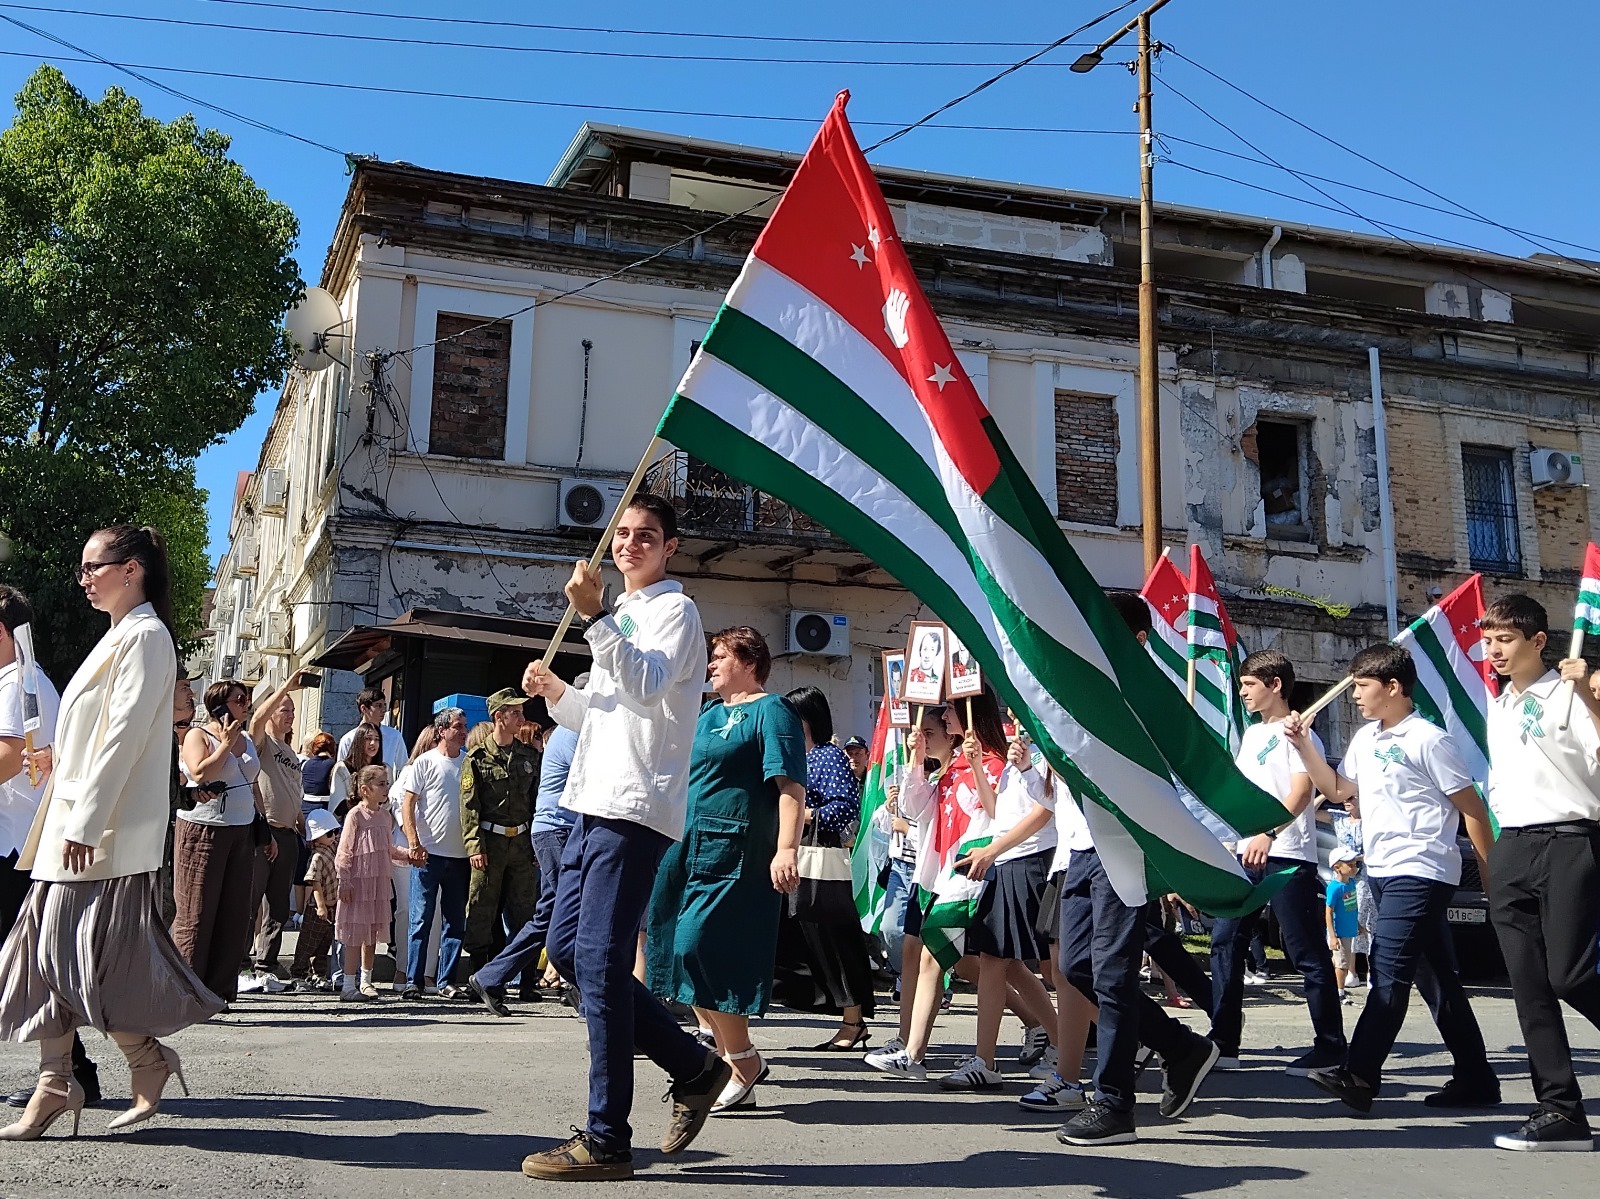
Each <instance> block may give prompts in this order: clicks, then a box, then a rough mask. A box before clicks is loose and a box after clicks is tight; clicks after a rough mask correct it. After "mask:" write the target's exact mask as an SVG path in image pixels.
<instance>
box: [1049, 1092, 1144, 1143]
mask: <svg viewBox="0 0 1600 1199" xmlns="http://www.w3.org/2000/svg"><path fill="white" fill-rule="evenodd" d="M1138 1139H1139V1134H1138V1133H1136V1132H1135V1131H1134V1130H1133V1113H1132V1112H1119V1111H1116V1110H1115V1109H1113V1108H1112V1107H1111V1106H1110V1105H1109V1104H1106V1103H1100V1102H1095V1103H1091V1104H1089V1105H1088V1106H1087V1107H1085V1108H1084V1109H1083V1110H1082V1111H1081V1112H1079V1113H1078V1114H1077V1115H1076V1116H1074V1117H1072V1119H1070V1120H1068V1121H1067V1122H1066V1123H1065V1124H1063V1125H1062V1126H1061V1127H1060V1128H1059V1129H1057V1130H1056V1140H1058V1141H1060V1142H1061V1143H1062V1144H1063V1145H1131V1144H1133V1142H1135V1141H1137V1140H1138Z"/></svg>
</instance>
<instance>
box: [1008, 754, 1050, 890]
mask: <svg viewBox="0 0 1600 1199" xmlns="http://www.w3.org/2000/svg"><path fill="white" fill-rule="evenodd" d="M1055 806H1056V801H1055V796H1054V795H1052V794H1051V793H1050V792H1049V790H1047V789H1046V787H1045V785H1044V772H1043V771H1042V770H1039V769H1038V768H1037V767H1036V768H1034V769H1032V770H1028V771H1021V770H1018V769H1017V768H1016V767H1015V766H1013V765H1011V764H1010V763H1009V762H1008V763H1006V768H1005V770H1004V771H1002V772H1001V774H1000V786H999V787H997V788H996V789H995V794H994V825H993V832H994V837H995V840H997V841H998V840H999V839H1000V838H1001V837H1003V836H1005V835H1006V834H1007V833H1009V832H1010V831H1011V830H1012V829H1014V828H1016V827H1017V825H1019V824H1021V823H1022V821H1023V820H1024V819H1026V818H1027V816H1028V815H1029V814H1030V813H1031V812H1032V811H1033V809H1034V808H1036V807H1040V808H1045V809H1046V810H1048V811H1049V812H1050V814H1051V820H1050V822H1049V823H1048V824H1046V825H1045V826H1044V827H1043V828H1042V829H1040V830H1039V831H1038V832H1036V833H1034V834H1033V836H1031V837H1029V838H1028V839H1027V840H1025V841H1020V842H1018V843H1017V844H1016V845H1013V846H1012V847H1011V848H1010V849H1008V850H1006V851H1005V853H1003V854H1001V855H1000V856H999V857H998V858H996V859H995V865H997V866H998V865H999V864H1000V863H1001V862H1010V861H1013V860H1014V859H1016V858H1025V857H1027V856H1028V855H1029V854H1035V853H1044V852H1045V851H1046V850H1049V849H1054V848H1055V847H1056V825H1055V819H1054V816H1055Z"/></svg>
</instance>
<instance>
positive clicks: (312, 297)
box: [284, 287, 345, 371]
mask: <svg viewBox="0 0 1600 1199" xmlns="http://www.w3.org/2000/svg"><path fill="white" fill-rule="evenodd" d="M284 323H285V324H287V325H288V326H289V336H290V337H292V338H293V339H294V342H295V349H296V350H297V351H298V354H297V356H296V358H295V360H294V364H295V365H296V366H298V367H299V368H300V369H301V370H304V371H320V370H326V369H327V368H328V367H330V366H332V365H333V364H334V363H336V362H338V361H340V355H339V353H338V351H337V348H336V347H334V346H333V345H331V344H330V343H331V342H334V341H336V340H338V339H340V338H343V337H344V336H345V335H344V334H343V333H342V332H340V330H341V328H342V327H343V326H344V323H345V320H344V314H343V313H342V312H340V311H339V301H338V300H336V299H334V298H333V295H332V293H330V292H327V291H325V290H323V289H322V288H320V287H308V288H306V294H305V298H304V299H302V300H301V301H300V302H299V303H298V304H296V305H295V306H294V307H293V308H291V309H289V312H288V315H287V316H286V317H285V318H284Z"/></svg>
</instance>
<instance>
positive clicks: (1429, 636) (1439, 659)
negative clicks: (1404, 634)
mask: <svg viewBox="0 0 1600 1199" xmlns="http://www.w3.org/2000/svg"><path fill="white" fill-rule="evenodd" d="M1412 641H1413V643H1414V644H1415V647H1416V648H1417V649H1418V650H1420V651H1421V652H1422V653H1423V654H1425V655H1427V658H1428V661H1430V662H1432V663H1433V667H1434V669H1435V670H1437V671H1438V672H1439V677H1440V678H1441V679H1443V680H1444V685H1445V690H1446V691H1447V692H1448V693H1449V694H1448V699H1449V703H1450V707H1451V708H1452V709H1454V711H1455V713H1456V718H1457V719H1458V720H1459V721H1460V722H1461V727H1462V728H1463V729H1464V730H1465V731H1466V733H1467V735H1468V736H1469V737H1471V738H1472V740H1473V741H1474V742H1476V743H1477V746H1478V749H1479V751H1480V752H1481V753H1483V754H1485V755H1487V754H1488V752H1489V729H1488V725H1487V723H1486V720H1485V716H1484V713H1483V712H1481V711H1479V709H1478V705H1477V704H1475V703H1474V702H1473V701H1472V696H1471V695H1469V694H1468V693H1467V689H1466V688H1465V687H1463V686H1462V685H1461V680H1460V679H1459V678H1457V677H1456V668H1455V666H1454V665H1453V664H1452V663H1451V661H1450V658H1449V655H1448V654H1447V653H1446V652H1445V648H1444V646H1443V645H1441V644H1440V642H1439V635H1438V633H1436V632H1435V631H1434V628H1433V626H1432V625H1431V624H1424V625H1422V627H1420V628H1418V629H1417V630H1416V632H1415V634H1414V635H1413V637H1412ZM1434 698H1435V699H1436V700H1439V701H1442V700H1443V699H1445V698H1446V697H1444V696H1436V697H1434Z"/></svg>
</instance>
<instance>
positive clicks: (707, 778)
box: [645, 695, 806, 1016]
mask: <svg viewBox="0 0 1600 1199" xmlns="http://www.w3.org/2000/svg"><path fill="white" fill-rule="evenodd" d="M780 776H781V777H784V778H790V779H793V780H795V781H796V782H800V783H803V782H805V777H806V739H805V728H804V726H803V725H802V724H801V722H800V718H799V717H798V716H797V715H795V712H794V709H793V708H791V707H790V706H789V704H788V702H787V701H786V700H784V699H783V697H782V696H778V695H765V696H762V697H761V698H760V699H756V700H751V701H750V702H749V703H744V704H732V705H727V704H723V703H722V702H721V701H720V700H719V701H715V702H713V703H711V704H708V705H707V706H706V708H705V709H704V710H703V711H702V712H701V713H700V723H699V724H698V725H697V726H696V728H695V734H694V752H693V754H692V755H691V756H690V759H689V811H688V819H687V822H686V824H685V827H684V836H683V840H682V841H679V842H678V843H677V844H676V845H674V846H672V847H671V848H670V849H668V850H667V854H666V857H665V858H663V859H662V862H661V868H660V870H659V871H658V872H657V874H656V885H655V891H654V893H653V894H652V895H651V897H650V912H649V919H648V922H647V924H646V931H647V936H646V940H645V959H646V964H647V978H648V980H649V985H650V990H651V991H652V992H654V993H655V994H656V995H659V996H661V997H662V998H663V999H675V1000H677V1001H678V1002H679V1003H687V1004H692V1005H693V1006H695V1007H702V1008H708V1009H710V1010H713V1011H719V1012H727V1013H729V1014H730V1015H736V1016H759V1015H761V1014H762V1013H763V1012H765V1011H766V1010H767V1003H768V1001H769V1000H770V998H771V994H772V967H773V959H774V957H775V956H776V954H777V947H778V918H779V914H780V912H781V909H782V902H783V896H781V895H780V894H779V893H778V892H777V891H775V890H774V889H773V887H772V869H771V868H772V857H773V855H774V854H775V853H777V851H778V826H779V818H778V787H777V784H776V783H775V782H774V780H775V779H777V778H779V777H780Z"/></svg>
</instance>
